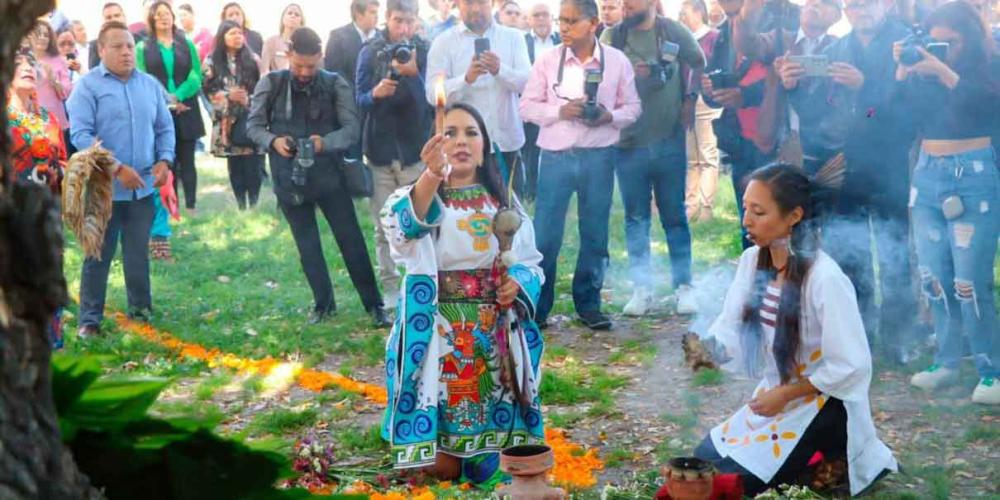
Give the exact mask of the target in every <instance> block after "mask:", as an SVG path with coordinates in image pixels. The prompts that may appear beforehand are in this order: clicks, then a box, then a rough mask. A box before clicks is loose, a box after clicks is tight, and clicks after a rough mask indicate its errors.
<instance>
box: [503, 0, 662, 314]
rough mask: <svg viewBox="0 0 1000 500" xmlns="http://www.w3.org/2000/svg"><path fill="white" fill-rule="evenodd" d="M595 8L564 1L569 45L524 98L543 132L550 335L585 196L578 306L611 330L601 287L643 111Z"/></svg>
mask: <svg viewBox="0 0 1000 500" xmlns="http://www.w3.org/2000/svg"><path fill="white" fill-rule="evenodd" d="M597 15H598V14H597V4H596V3H595V0H564V1H563V2H562V6H561V7H560V11H559V31H560V35H561V37H562V44H561V45H559V46H557V47H555V48H554V49H553V50H550V51H548V52H546V53H544V54H541V55H540V56H539V57H538V59H537V60H536V62H535V66H534V67H533V68H532V70H531V76H530V77H529V78H528V83H527V85H526V86H525V87H524V92H523V94H522V96H521V103H520V111H521V117H522V118H523V119H524V120H526V121H528V122H531V123H535V124H537V125H538V126H539V127H541V131H540V132H539V134H538V147H539V148H540V149H541V157H540V160H539V166H538V201H537V206H536V208H535V227H538V228H540V230H539V231H538V232H537V233H536V234H535V244H536V246H537V247H538V250H539V251H540V252H541V253H542V270H543V271H544V272H545V284H544V286H543V287H542V296H541V298H540V299H539V303H538V308H537V313H536V318H537V320H538V324H539V325H541V326H542V328H545V327H546V326H547V318H548V315H549V311H551V309H552V303H553V299H554V295H555V284H556V279H557V278H556V260H557V259H558V257H559V250H560V248H561V247H562V239H563V232H564V230H565V227H566V210H567V208H568V207H569V200H570V198H571V197H572V196H573V193H574V192H576V193H577V197H578V212H579V219H580V222H579V229H580V253H579V255H578V256H577V260H576V271H575V273H574V276H573V303H574V305H575V306H576V312H577V314H578V315H579V317H580V320H581V321H582V322H583V323H584V324H585V325H586V326H587V327H589V328H592V329H595V330H606V329H609V328H611V320H610V319H609V318H608V317H607V316H606V315H604V314H603V313H601V287H602V286H603V285H604V271H605V269H607V266H608V218H609V217H610V215H611V195H612V192H613V191H614V183H615V178H614V163H615V157H614V145H615V144H616V143H617V142H618V140H619V136H620V132H621V130H622V129H623V128H625V127H627V126H628V125H629V124H631V123H633V122H634V121H635V120H636V119H637V118H638V117H639V114H640V113H641V111H642V106H641V104H640V102H639V94H638V93H637V92H636V89H635V75H634V73H633V71H632V64H631V63H630V62H629V60H628V58H627V57H626V56H625V54H623V53H622V52H621V51H619V50H617V49H615V48H613V47H610V46H608V45H604V44H600V43H598V41H597V36H596V33H597V27H598V24H599V21H598V17H597Z"/></svg>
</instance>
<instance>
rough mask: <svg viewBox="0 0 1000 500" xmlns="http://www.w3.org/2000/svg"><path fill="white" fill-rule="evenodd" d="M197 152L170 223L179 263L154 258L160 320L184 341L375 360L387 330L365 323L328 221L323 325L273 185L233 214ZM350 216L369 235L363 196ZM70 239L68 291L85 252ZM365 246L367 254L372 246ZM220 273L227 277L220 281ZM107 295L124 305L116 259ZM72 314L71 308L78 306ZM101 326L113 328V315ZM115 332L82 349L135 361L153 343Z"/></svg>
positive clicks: (218, 173)
mask: <svg viewBox="0 0 1000 500" xmlns="http://www.w3.org/2000/svg"><path fill="white" fill-rule="evenodd" d="M203 158H205V157H202V156H199V162H200V163H199V176H200V179H199V183H200V185H201V186H202V192H201V193H200V196H199V207H198V214H197V215H196V216H194V217H188V216H186V215H184V216H183V218H182V220H181V221H180V222H178V223H175V224H174V225H173V233H174V234H173V237H172V238H171V244H172V246H173V252H174V257H175V259H176V261H175V262H174V263H164V262H156V261H154V262H153V263H152V268H151V277H152V287H153V305H154V310H155V314H154V322H155V324H156V325H157V327H158V328H160V329H162V330H165V331H167V332H170V333H172V334H175V335H177V336H178V337H180V338H182V339H183V340H185V341H188V342H196V343H199V344H203V345H206V346H211V347H217V348H219V349H221V350H223V351H226V352H232V353H235V354H238V355H241V356H248V357H263V356H268V355H271V356H279V357H280V356H284V355H287V354H291V353H300V352H305V353H316V352H322V353H347V354H357V355H359V356H360V357H361V359H363V361H364V363H365V364H374V363H376V362H378V361H379V360H381V359H382V354H383V353H382V349H383V347H384V335H385V332H384V331H379V330H374V329H371V328H370V321H369V318H368V316H367V315H366V314H364V311H363V308H362V307H361V304H360V300H359V298H358V295H357V293H356V292H355V290H354V287H353V285H352V284H351V281H350V279H349V277H348V275H347V271H346V268H345V267H344V264H343V261H342V259H341V257H340V252H339V251H338V248H337V246H336V244H335V242H334V240H333V235H332V232H331V231H330V229H329V226H328V225H327V223H326V221H325V219H324V218H323V217H322V216H321V215H319V216H318V220H320V221H321V222H320V223H319V227H320V234H321V237H322V243H323V248H324V254H325V255H326V258H327V262H328V264H329V269H330V275H331V278H332V280H333V283H334V289H335V292H336V300H337V305H338V309H339V311H340V314H338V315H337V316H336V317H335V318H334V319H333V320H331V321H329V322H326V323H323V324H320V325H307V324H306V321H305V320H306V317H307V314H308V312H309V310H310V309H311V308H312V304H313V303H312V294H311V292H310V290H309V287H308V285H307V284H306V281H305V276H304V275H303V274H302V270H301V267H300V264H299V259H298V253H297V251H296V250H295V243H294V241H293V240H292V236H291V232H290V230H289V229H288V225H287V223H286V222H285V221H284V220H283V219H282V218H281V217H279V216H278V214H277V210H276V205H275V201H274V197H273V196H271V195H270V194H269V192H268V191H269V190H270V188H269V187H267V186H265V187H264V188H263V189H264V190H265V194H264V195H263V196H262V201H261V204H260V205H259V206H258V207H257V209H256V210H253V211H248V212H238V211H237V210H236V206H235V202H234V201H233V200H232V199H231V198H230V196H231V195H230V194H229V189H228V180H227V179H226V174H225V168H224V164H223V163H221V162H218V161H212V162H209V161H202V159H203ZM224 186H225V187H224ZM206 190H208V191H210V192H208V193H206V192H205V191H206ZM356 213H357V214H358V218H359V220H360V222H361V225H362V230H363V231H364V233H365V235H366V236H368V235H370V234H371V233H372V225H371V221H370V220H369V217H368V207H367V201H359V202H357V204H356ZM67 240H68V241H67V251H66V259H65V269H66V277H67V283H68V284H69V288H70V290H71V291H73V292H74V293H75V292H76V291H77V290H78V289H79V273H80V268H81V265H82V254H81V252H80V249H79V246H78V244H77V243H76V241H75V239H74V238H73V237H72V235H71V233H69V232H68V231H67ZM368 250H369V252H370V253H371V254H372V255H373V252H374V248H373V247H372V246H371V245H369V247H368ZM221 276H225V277H226V278H228V280H227V279H223V281H226V282H223V281H220V279H219V277H221ZM107 300H108V302H107V305H108V307H109V308H111V309H113V310H119V311H121V310H124V309H125V308H126V303H125V291H124V278H123V276H122V272H121V261H120V259H116V260H115V261H114V262H113V263H112V267H111V274H110V279H109V283H108V298H107ZM70 311H71V313H75V307H71V308H70ZM105 324H106V326H108V327H109V328H108V329H110V330H113V328H110V327H111V324H110V322H106V323H105ZM75 326H76V325H75V321H69V322H68V323H67V331H71V329H73V328H75ZM253 332H256V335H253ZM119 338H121V337H120V336H119V335H114V334H112V335H111V336H110V339H108V340H103V341H98V342H88V343H87V346H86V350H87V351H88V352H92V353H93V352H97V353H102V354H111V355H113V356H115V357H116V358H117V359H120V360H131V359H137V358H138V359H142V358H143V357H145V352H148V351H149V350H150V346H149V345H148V344H147V343H145V342H119V341H118V340H117V339H119ZM126 338H127V337H126ZM67 345H68V347H67V350H68V351H70V352H73V351H76V350H78V349H79V344H77V343H75V342H68V343H67ZM144 351H145V352H144ZM161 351H162V350H161ZM140 353H142V354H141V355H140ZM163 354H166V353H165V352H164V353H163ZM313 360H314V361H318V359H316V358H313Z"/></svg>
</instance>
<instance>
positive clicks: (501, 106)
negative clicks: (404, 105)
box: [426, 0, 531, 196]
mask: <svg viewBox="0 0 1000 500" xmlns="http://www.w3.org/2000/svg"><path fill="white" fill-rule="evenodd" d="M457 5H458V12H459V15H460V17H461V19H462V22H461V23H458V24H456V25H455V26H452V27H451V28H449V29H448V30H447V31H445V32H443V33H441V34H440V35H438V37H437V38H435V39H434V43H433V44H432V45H431V50H430V53H429V54H428V55H427V85H426V87H427V88H426V93H427V101H428V102H429V103H430V104H431V105H436V104H437V97H438V96H437V88H436V87H437V82H438V79H439V78H443V79H444V90H445V95H446V97H447V103H448V104H452V103H455V102H461V103H465V104H469V105H472V106H473V107H475V108H476V109H477V110H479V112H480V113H482V115H483V120H485V121H486V129H487V131H488V132H489V134H490V137H491V138H492V139H493V152H494V154H495V153H497V152H499V153H502V155H501V156H500V159H501V160H502V161H501V162H500V163H501V164H500V170H501V173H504V172H505V171H506V172H509V171H510V169H511V168H514V169H515V175H516V179H515V190H516V191H517V194H518V196H520V195H521V194H522V188H523V185H524V183H523V181H522V180H521V179H523V173H524V168H523V167H522V166H521V165H520V151H521V147H522V146H524V127H523V125H522V123H521V115H520V113H519V112H518V108H517V105H518V95H519V94H520V93H521V91H522V90H524V84H525V82H527V81H528V73H529V72H530V71H531V62H530V60H529V59H528V45H527V43H526V42H525V41H524V33H522V32H520V31H518V30H516V29H514V28H508V27H506V26H502V25H500V23H498V22H496V21H495V20H494V18H493V16H492V14H491V12H490V0H458V2H457ZM504 177H505V179H504V180H505V182H506V181H507V175H504Z"/></svg>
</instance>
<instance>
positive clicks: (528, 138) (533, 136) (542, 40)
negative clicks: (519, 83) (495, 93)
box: [521, 2, 562, 200]
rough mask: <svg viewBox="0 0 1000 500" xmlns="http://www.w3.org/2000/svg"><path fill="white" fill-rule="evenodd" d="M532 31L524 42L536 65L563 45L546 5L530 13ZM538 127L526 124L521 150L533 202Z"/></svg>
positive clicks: (526, 194) (525, 192)
mask: <svg viewBox="0 0 1000 500" xmlns="http://www.w3.org/2000/svg"><path fill="white" fill-rule="evenodd" d="M528 15H529V19H530V21H531V30H530V31H529V32H527V33H525V34H524V41H525V43H527V44H528V60H530V61H531V64H532V65H534V64H535V59H536V58H538V57H540V56H541V55H542V54H544V53H545V52H547V51H548V50H549V49H551V48H553V47H555V46H556V45H559V44H560V43H562V39H561V38H559V33H556V32H554V31H552V11H550V10H549V6H548V5H547V4H544V3H541V2H539V3H536V4H535V5H532V6H531V10H530V11H529V14H528ZM538 131H539V128H538V125H535V124H534V123H530V122H524V147H523V148H521V157H522V158H523V160H524V174H525V179H524V181H525V184H524V190H523V198H524V199H526V200H533V199H534V198H535V192H536V190H537V187H538V156H539V153H540V152H541V150H539V149H538V145H537V144H535V143H536V142H537V141H538Z"/></svg>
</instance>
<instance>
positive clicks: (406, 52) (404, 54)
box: [393, 45, 413, 64]
mask: <svg viewBox="0 0 1000 500" xmlns="http://www.w3.org/2000/svg"><path fill="white" fill-rule="evenodd" d="M393 57H395V58H396V62H398V63H399V64H406V63H408V62H410V58H411V57H413V52H412V51H411V50H410V48H409V47H407V46H405V45H404V46H401V47H398V48H396V53H395V54H394V55H393Z"/></svg>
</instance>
